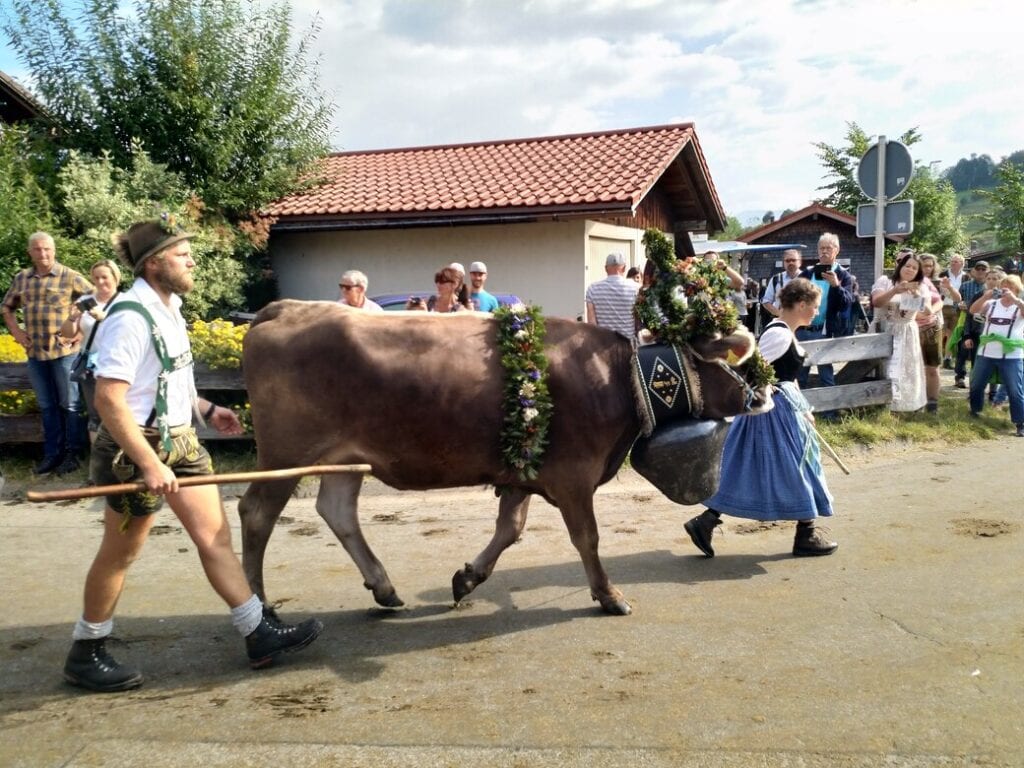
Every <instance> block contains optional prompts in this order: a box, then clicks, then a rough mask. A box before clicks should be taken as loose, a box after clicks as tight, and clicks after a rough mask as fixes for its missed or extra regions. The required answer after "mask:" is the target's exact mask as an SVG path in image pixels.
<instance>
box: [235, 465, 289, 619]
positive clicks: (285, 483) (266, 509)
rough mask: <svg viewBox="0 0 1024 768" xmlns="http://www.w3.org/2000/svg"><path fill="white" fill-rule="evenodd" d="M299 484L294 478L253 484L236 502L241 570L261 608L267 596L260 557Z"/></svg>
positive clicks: (262, 556)
mask: <svg viewBox="0 0 1024 768" xmlns="http://www.w3.org/2000/svg"><path fill="white" fill-rule="evenodd" d="M298 484H299V481H298V480H297V479H295V480H275V481H272V482H266V483H252V484H250V485H249V488H248V489H247V490H246V491H245V494H244V495H243V496H242V498H241V499H240V500H239V502H238V517H239V519H240V520H241V521H242V569H243V570H244V571H245V577H246V578H247V579H248V580H249V586H251V587H252V591H253V592H255V593H256V594H257V595H258V596H259V598H260V600H262V601H263V603H264V605H266V603H267V595H266V592H265V591H264V589H263V558H264V556H265V554H266V551H267V542H268V541H270V534H271V533H273V532H274V525H275V524H276V523H277V519H278V518H279V517H280V516H281V510H282V509H284V507H285V504H287V503H288V499H289V498H291V495H292V491H293V490H295V486H296V485H298Z"/></svg>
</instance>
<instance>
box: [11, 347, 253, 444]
mask: <svg viewBox="0 0 1024 768" xmlns="http://www.w3.org/2000/svg"><path fill="white" fill-rule="evenodd" d="M31 388H32V385H31V384H30V383H29V379H28V365H27V364H26V363H0V392H4V391H7V390H10V389H31ZM196 389H198V390H199V391H200V392H211V393H212V392H217V391H221V392H224V391H238V390H244V389H245V381H244V380H243V378H242V370H241V369H240V368H235V369H228V370H212V369H210V368H207V367H206V366H205V365H197V366H196ZM214 399H216V398H214ZM199 436H200V437H201V438H203V439H204V440H219V439H224V438H223V436H222V435H221V434H220V433H219V432H217V431H216V430H214V429H201V430H199ZM247 437H248V436H243V438H242V439H247ZM234 439H238V438H234ZM41 442H43V423H42V418H41V417H40V415H39V414H38V413H29V414H26V415H24V416H0V445H3V444H4V443H41Z"/></svg>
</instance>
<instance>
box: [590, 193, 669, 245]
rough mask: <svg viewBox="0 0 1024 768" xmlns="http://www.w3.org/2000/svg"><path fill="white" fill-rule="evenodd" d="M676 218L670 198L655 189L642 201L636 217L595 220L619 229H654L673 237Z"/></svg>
mask: <svg viewBox="0 0 1024 768" xmlns="http://www.w3.org/2000/svg"><path fill="white" fill-rule="evenodd" d="M675 218H676V217H675V216H674V215H673V213H672V205H671V203H670V202H669V199H668V196H667V195H665V194H664V193H662V192H661V190H660V189H659V188H657V187H655V188H654V189H653V190H651V192H650V193H649V194H648V195H647V197H645V198H644V199H643V200H641V201H640V205H639V206H638V207H637V210H636V215H634V216H607V217H602V218H599V219H595V220H596V221H601V222H604V223H606V224H614V225H615V226H617V227H635V228H636V229H648V228H650V227H654V228H656V229H660V230H661V231H662V232H666V233H668V234H670V235H671V234H672V232H673V231H674V226H673V224H674V222H675Z"/></svg>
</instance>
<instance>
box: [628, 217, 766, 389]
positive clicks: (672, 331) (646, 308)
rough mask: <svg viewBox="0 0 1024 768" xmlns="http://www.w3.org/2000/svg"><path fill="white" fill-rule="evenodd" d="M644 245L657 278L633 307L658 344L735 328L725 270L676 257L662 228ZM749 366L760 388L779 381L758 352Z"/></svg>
mask: <svg viewBox="0 0 1024 768" xmlns="http://www.w3.org/2000/svg"><path fill="white" fill-rule="evenodd" d="M643 242H644V246H645V248H646V251H647V258H648V260H649V261H651V262H653V263H654V279H653V282H652V283H651V285H650V286H649V287H647V288H644V289H643V290H641V291H640V295H639V297H638V299H637V302H636V305H635V307H634V312H635V313H636V317H637V319H638V320H639V321H640V324H641V326H643V327H644V328H646V329H647V330H649V331H650V332H651V333H652V334H653V335H654V338H655V339H656V340H657V341H659V342H661V343H663V344H674V345H681V344H688V343H689V342H690V340H691V339H694V338H697V337H701V336H705V337H707V336H718V335H725V336H727V335H729V334H730V333H733V332H734V331H735V330H736V328H737V327H738V326H739V315H738V314H737V312H736V306H735V305H734V304H733V302H732V300H731V299H730V298H729V294H730V293H731V291H732V288H731V285H730V280H729V276H728V275H727V274H726V273H725V271H724V270H722V269H719V268H718V267H717V266H716V265H714V264H707V263H705V262H704V261H703V260H702V259H677V258H676V256H675V249H674V248H673V246H672V243H671V242H670V241H669V239H668V238H667V237H665V235H664V234H662V233H661V232H659V231H658V230H657V229H648V230H647V231H646V232H645V233H644V240H643ZM744 367H745V369H746V371H747V379H748V381H750V383H751V384H753V385H755V386H765V385H767V384H770V383H772V382H774V381H775V370H774V369H773V368H772V366H771V365H770V364H769V363H768V362H767V361H766V360H765V359H764V358H763V357H762V356H761V353H760V352H759V351H758V350H757V349H756V348H755V349H754V353H753V355H751V357H750V358H749V359H748V360H747V362H746V363H744Z"/></svg>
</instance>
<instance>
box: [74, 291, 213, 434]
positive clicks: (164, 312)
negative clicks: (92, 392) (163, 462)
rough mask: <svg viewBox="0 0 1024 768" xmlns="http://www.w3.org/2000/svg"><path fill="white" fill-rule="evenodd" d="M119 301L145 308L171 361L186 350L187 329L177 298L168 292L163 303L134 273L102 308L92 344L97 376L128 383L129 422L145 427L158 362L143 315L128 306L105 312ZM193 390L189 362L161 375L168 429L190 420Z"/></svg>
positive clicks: (152, 397) (155, 382) (150, 405)
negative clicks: (126, 285) (102, 317)
mask: <svg viewBox="0 0 1024 768" xmlns="http://www.w3.org/2000/svg"><path fill="white" fill-rule="evenodd" d="M122 301H137V302H138V303H139V304H142V305H143V306H144V307H145V308H146V309H147V310H148V311H149V314H151V315H152V316H153V321H154V322H155V323H156V326H157V328H158V329H159V330H160V333H161V335H162V336H163V338H164V343H165V344H166V345H167V354H168V355H169V356H170V357H171V359H172V360H173V359H174V358H175V357H177V356H178V355H181V354H183V353H184V352H188V351H190V350H191V345H190V343H189V339H188V327H187V326H186V325H185V318H183V317H182V316H181V298H179V297H178V296H174V295H172V296H171V305H170V306H169V307H168V306H166V305H164V303H163V302H162V301H161V300H160V297H159V296H158V295H157V293H156V291H154V290H153V289H152V288H151V287H150V285H149V283H147V282H146V281H145V280H144V279H143V278H141V277H137V278H135V283H134V284H133V285H132V287H131V289H130V290H128V291H126V292H125V293H122V294H120V295H119V296H118V297H117V299H116V300H115V301H114V304H112V305H111V306H110V308H109V309H108V310H107V313H108V317H107V318H106V319H105V320H104V321H103V322H102V323H100V326H99V330H98V331H97V332H96V338H95V339H94V340H93V348H94V349H95V350H96V352H97V355H96V376H97V378H102V379H117V380H118V381H125V382H128V384H129V385H130V386H129V387H128V395H127V402H128V408H129V409H130V410H131V412H132V416H133V417H134V418H135V423H136V424H138V425H140V426H145V424H146V421H147V420H148V419H149V415H150V413H151V412H152V411H153V408H154V406H155V405H156V386H157V378H158V377H159V375H160V372H161V371H162V370H163V366H162V365H161V364H160V358H159V356H158V355H157V353H156V347H155V346H154V345H153V338H152V336H151V335H150V330H149V323H148V322H147V321H146V318H145V317H143V316H142V315H140V314H139V313H138V312H133V311H131V310H123V311H121V312H117V313H115V314H112V315H111V314H110V310H112V309H113V308H114V305H116V304H119V303H120V302H122ZM194 393H195V379H194V378H193V371H192V366H191V365H187V366H185V367H184V368H180V369H179V370H177V371H172V372H171V373H170V375H169V376H168V379H167V416H168V421H167V423H168V424H170V425H171V426H172V427H176V426H181V425H183V424H190V423H192V398H193V396H194Z"/></svg>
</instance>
